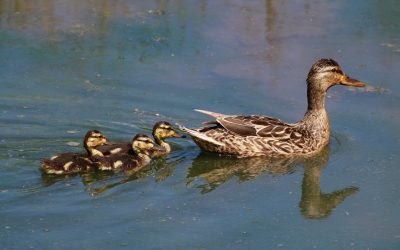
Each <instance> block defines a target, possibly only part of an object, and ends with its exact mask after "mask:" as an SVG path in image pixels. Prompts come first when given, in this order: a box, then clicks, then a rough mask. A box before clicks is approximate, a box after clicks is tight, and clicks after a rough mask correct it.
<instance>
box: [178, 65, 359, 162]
mask: <svg viewBox="0 0 400 250" xmlns="http://www.w3.org/2000/svg"><path fill="white" fill-rule="evenodd" d="M335 85H347V86H353V87H364V86H365V83H363V82H360V81H358V80H356V79H353V78H350V77H348V76H347V75H346V74H344V73H343V71H342V69H341V67H340V66H339V64H338V63H337V62H336V61H335V60H333V59H320V60H318V61H316V62H315V63H314V64H313V65H312V67H311V69H310V72H309V73H308V77H307V100H308V108H307V111H306V113H305V115H304V118H303V119H302V120H301V121H299V122H297V123H293V124H290V123H285V122H283V121H281V120H279V119H276V118H272V117H268V116H260V115H225V114H220V113H216V112H210V111H206V110H196V111H198V112H201V113H204V114H206V115H209V116H212V117H214V118H215V120H214V121H212V122H206V123H204V124H208V125H211V126H206V127H202V128H198V129H189V128H185V127H183V128H182V129H183V130H185V131H186V132H187V133H188V134H189V135H190V136H192V138H193V140H194V141H195V142H196V144H197V145H198V146H199V147H200V148H201V149H203V150H204V151H210V152H216V153H220V154H229V155H234V156H237V157H249V156H273V157H281V156H294V155H309V154H314V153H316V152H318V151H320V150H321V149H322V148H323V147H324V146H325V145H327V144H328V143H329V135H330V126H329V119H328V114H327V112H326V110H325V96H326V92H327V91H328V89H329V88H330V87H332V86H335Z"/></svg>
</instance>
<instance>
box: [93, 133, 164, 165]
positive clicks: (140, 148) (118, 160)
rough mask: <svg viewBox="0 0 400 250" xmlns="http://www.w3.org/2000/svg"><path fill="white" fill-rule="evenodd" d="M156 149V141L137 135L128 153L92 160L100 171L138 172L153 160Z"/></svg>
mask: <svg viewBox="0 0 400 250" xmlns="http://www.w3.org/2000/svg"><path fill="white" fill-rule="evenodd" d="M154 150H157V149H156V148H155V143H154V141H153V140H152V139H151V138H150V137H149V136H147V135H145V134H137V135H136V136H135V137H134V138H133V140H132V143H131V149H130V150H129V151H128V152H122V153H118V154H111V155H108V156H104V157H102V156H93V157H91V158H90V159H91V160H92V161H93V163H94V165H95V166H96V167H97V168H98V169H100V170H126V171H129V170H138V169H140V168H142V167H144V166H146V165H147V164H149V162H150V160H151V156H152V155H153V151H154Z"/></svg>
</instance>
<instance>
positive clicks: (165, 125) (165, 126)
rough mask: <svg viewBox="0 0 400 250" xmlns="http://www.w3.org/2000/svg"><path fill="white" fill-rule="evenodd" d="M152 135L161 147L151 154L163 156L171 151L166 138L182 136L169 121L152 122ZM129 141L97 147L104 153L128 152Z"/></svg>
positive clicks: (130, 146) (130, 145) (129, 148)
mask: <svg viewBox="0 0 400 250" xmlns="http://www.w3.org/2000/svg"><path fill="white" fill-rule="evenodd" d="M152 134H153V137H154V140H155V142H156V143H157V144H158V145H160V146H161V147H162V149H160V150H155V151H154V155H153V156H165V155H167V154H169V153H170V152H171V146H170V145H169V144H168V143H167V142H166V141H165V139H167V138H183V137H185V136H184V135H181V134H179V133H178V132H177V131H176V130H175V129H174V128H173V127H172V125H171V124H170V123H169V122H166V121H160V122H157V123H156V124H154V126H153V131H152ZM131 148H132V144H131V143H130V142H118V143H110V144H109V145H104V146H101V147H99V148H98V150H100V151H101V152H102V153H103V154H104V155H112V154H121V153H124V154H126V153H128V151H129V150H131Z"/></svg>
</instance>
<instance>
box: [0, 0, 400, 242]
mask: <svg viewBox="0 0 400 250" xmlns="http://www.w3.org/2000/svg"><path fill="white" fill-rule="evenodd" d="M399 24H400V4H399V3H398V2H397V1H385V2H384V3H382V2H380V1H373V0H368V1H336V2H331V1H323V2H317V1H308V0H303V1H272V0H265V1H260V0H255V1H244V0H235V1H206V0H202V1H118V2H115V1H107V0H104V1H75V0H72V1H56V0H46V1H45V0H39V1H34V2H33V1H11V0H3V1H0V65H1V66H0V76H1V77H0V86H1V89H0V243H1V246H2V248H3V249H26V248H37V249H71V248H78V249H109V248H124V247H129V248H137V249H220V248H227V249H260V248H261V249H265V248H287V249H310V248H320V249H338V248H345V249H397V248H399V247H400V219H399V216H398V211H399V209H400V195H399V185H398V183H399V179H400V170H399V162H400V157H399V148H400V136H399V127H400V118H399V117H400V111H399V105H400V98H399V94H398V93H399V90H400V87H399V86H400V85H399V84H398V80H399V76H400V75H399V71H398V69H399V68H400V33H399V30H400V29H399V28H400V25H399ZM321 57H331V58H334V59H336V60H337V61H338V62H339V63H340V64H341V65H342V67H343V69H344V71H345V72H346V73H347V74H349V75H350V76H353V77H355V78H358V79H360V80H362V81H365V82H368V83H369V86H368V88H366V89H364V90H355V89H349V88H345V87H335V88H332V89H330V91H329V94H328V99H327V103H326V106H327V110H328V113H329V116H330V120H331V128H332V135H331V144H330V145H329V147H327V148H326V149H324V150H323V151H322V152H321V153H320V154H318V155H316V156H315V157H313V158H311V159H307V160H304V159H303V160H291V159H288V160H282V161H278V162H268V161H265V160H262V159H258V158H254V159H244V160H237V159H233V158H229V157H219V156H216V155H212V154H204V153H201V152H200V150H199V149H198V148H197V147H196V146H195V144H194V143H193V142H192V141H191V140H189V139H186V140H179V141H178V140H174V141H173V143H172V145H173V148H174V151H173V153H172V154H171V155H169V156H168V157H167V158H165V159H158V160H156V161H154V162H153V163H151V164H150V165H149V166H148V167H146V168H144V169H142V171H140V172H138V173H136V174H134V175H131V176H126V175H124V174H109V173H101V174H99V173H84V174H81V175H75V176H62V177H52V176H46V175H43V174H42V173H41V171H40V169H39V166H40V160H41V159H43V158H46V157H49V156H51V155H52V154H55V153H57V152H63V151H74V152H75V151H76V152H78V151H81V148H80V146H78V147H72V146H70V145H71V142H74V143H75V144H76V143H81V140H82V137H83V135H84V134H85V132H86V131H87V130H88V129H99V130H101V131H102V132H103V133H104V134H106V135H107V136H108V137H110V138H112V139H114V140H129V139H130V138H132V136H133V135H134V134H136V133H138V132H149V131H150V129H151V128H152V126H153V124H154V123H155V122H156V121H159V120H167V121H169V122H171V123H173V124H184V125H186V126H189V127H191V126H193V127H195V126H199V124H200V122H202V121H204V120H206V119H208V118H207V117H205V116H204V115H202V114H198V113H195V112H194V111H193V109H194V108H202V109H209V110H215V111H217V112H221V113H228V114H267V115H271V116H275V117H279V118H281V119H283V120H286V121H289V122H294V121H297V120H299V119H301V118H302V116H303V114H304V112H305V109H306V103H307V102H306V99H305V98H306V97H305V93H306V86H305V78H306V74H307V73H308V70H309V68H310V66H311V64H312V63H313V62H314V61H315V60H316V59H318V58H321ZM72 145H73V144H72Z"/></svg>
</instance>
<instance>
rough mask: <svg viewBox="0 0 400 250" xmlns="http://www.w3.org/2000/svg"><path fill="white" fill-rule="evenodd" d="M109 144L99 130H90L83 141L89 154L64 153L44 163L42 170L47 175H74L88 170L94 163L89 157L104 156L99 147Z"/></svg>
mask: <svg viewBox="0 0 400 250" xmlns="http://www.w3.org/2000/svg"><path fill="white" fill-rule="evenodd" d="M106 143H107V138H106V137H105V136H104V135H103V134H102V133H101V132H99V131H98V130H90V131H88V132H87V133H86V135H85V138H84V139H83V145H84V148H85V149H86V152H87V154H79V153H62V154H57V155H55V156H52V157H50V158H48V159H45V160H43V161H42V170H43V171H44V172H45V173H47V174H73V173H78V172H81V171H85V170H88V169H89V168H90V167H91V164H92V162H91V161H90V159H89V157H91V156H103V154H102V153H101V152H100V151H99V150H97V147H99V146H101V145H104V144H106Z"/></svg>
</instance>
